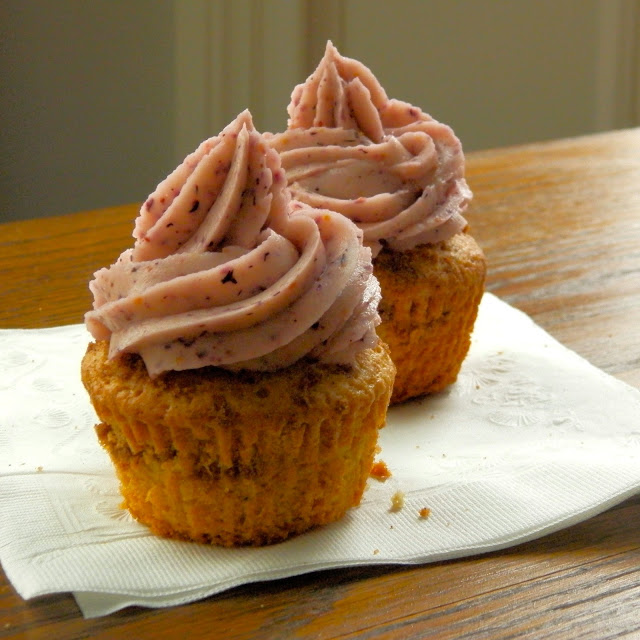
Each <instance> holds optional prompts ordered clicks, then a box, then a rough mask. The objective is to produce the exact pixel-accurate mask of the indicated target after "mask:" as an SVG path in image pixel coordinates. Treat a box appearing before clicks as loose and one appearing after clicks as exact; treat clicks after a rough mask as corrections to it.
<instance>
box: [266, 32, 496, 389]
mask: <svg viewBox="0 0 640 640" xmlns="http://www.w3.org/2000/svg"><path fill="white" fill-rule="evenodd" d="M288 113H289V123H288V130H287V131H286V132H283V133H280V134H276V135H274V136H272V137H270V138H269V144H271V145H272V146H273V148H275V149H276V150H277V151H278V152H279V153H280V154H281V158H282V166H283V169H284V170H285V172H286V174H287V180H288V183H289V187H290V189H291V192H292V194H293V197H294V199H295V200H297V201H298V202H299V203H301V205H304V206H312V207H316V208H318V209H331V210H333V211H337V212H340V213H341V214H342V215H344V216H346V217H347V218H349V219H350V220H352V221H353V222H354V223H356V224H357V226H358V227H359V228H360V229H361V230H362V232H363V234H364V244H365V245H366V246H368V247H370V248H371V249H372V251H373V255H374V259H373V265H374V274H375V275H376V276H377V278H378V280H379V281H380V286H381V288H382V302H381V304H380V315H381V317H382V323H381V325H380V326H379V327H378V333H379V335H380V337H381V338H382V340H383V341H384V342H386V343H387V344H388V345H389V347H390V350H391V355H392V358H393V360H394V362H395V364H396V367H397V369H398V372H397V376H396V381H395V386H394V390H393V396H392V402H400V401H403V400H406V399H409V398H412V397H416V396H420V395H423V394H425V393H433V392H436V391H440V390H442V389H444V388H445V387H447V386H448V385H449V384H451V383H453V382H454V381H455V380H456V378H457V375H458V372H459V370H460V366H461V364H462V361H463V360H464V358H465V356H466V354H467V351H468V349H469V345H470V334H471V331H472V329H473V325H474V322H475V318H476V315H477V311H478V306H479V303H480V300H481V297H482V293H483V290H484V279H485V275H486V261H485V258H484V255H483V253H482V251H481V249H480V248H479V247H478V245H477V243H476V242H475V240H474V239H473V237H472V236H471V235H470V234H469V232H468V227H467V222H466V220H465V218H464V216H463V214H464V211H465V209H466V208H467V205H468V203H469V201H470V199H471V191H470V190H469V187H468V185H467V183H466V180H465V177H464V155H463V152H462V147H461V144H460V141H459V140H458V139H457V138H456V136H455V135H454V133H453V131H452V130H451V128H450V127H448V126H447V125H445V124H442V123H440V122H437V121H436V120H434V119H433V118H431V117H430V116H429V115H427V114H425V113H423V112H422V111H421V110H420V109H418V108H417V107H414V106H412V105H410V104H408V103H406V102H401V101H399V100H393V99H389V98H388V97H387V95H386V93H385V91H384V89H383V88H382V87H381V86H380V83H379V82H378V81H377V79H376V78H375V77H374V75H373V74H372V72H371V71H370V70H369V69H367V67H365V66H364V65H363V64H361V63H360V62H358V61H356V60H352V59H350V58H345V57H343V56H341V55H340V54H339V53H338V51H337V50H336V48H335V47H334V46H333V45H332V44H331V43H328V44H327V49H326V52H325V55H324V57H323V59H322V60H321V62H320V64H319V65H318V67H317V69H316V70H315V71H314V72H313V74H312V75H311V76H309V78H308V79H307V80H306V82H305V83H303V84H301V85H298V86H297V87H296V88H295V89H294V91H293V94H292V98H291V103H290V104H289V107H288Z"/></svg>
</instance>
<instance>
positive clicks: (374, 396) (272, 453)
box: [82, 112, 395, 546]
mask: <svg viewBox="0 0 640 640" xmlns="http://www.w3.org/2000/svg"><path fill="white" fill-rule="evenodd" d="M285 184H286V181H285V178H284V174H283V172H282V169H281V166H280V159H279V157H278V154H277V153H276V152H275V151H274V150H272V149H270V148H269V147H268V145H267V144H266V142H265V141H264V138H263V137H262V136H261V135H260V134H259V133H258V132H257V131H255V129H254V127H253V123H252V120H251V116H250V114H249V113H248V112H244V113H242V114H240V115H239V116H238V117H237V118H236V120H234V121H233V122H232V123H231V124H230V125H229V126H227V127H226V128H225V129H224V131H222V133H221V134H220V135H219V136H216V137H214V138H211V139H209V140H206V141H205V142H203V143H202V144H201V145H200V146H199V147H198V149H197V150H196V151H195V152H194V153H192V154H191V155H189V156H188V157H187V158H186V159H185V160H184V162H183V163H182V164H181V165H180V166H179V167H178V168H177V169H176V170H175V171H174V172H173V173H171V174H170V175H169V176H168V177H167V178H166V179H165V180H164V181H163V182H161V183H160V184H159V185H158V187H157V188H156V190H155V192H154V193H152V194H151V195H150V196H149V198H148V199H147V200H146V202H145V203H144V204H143V206H142V208H141V211H140V214H139V216H138V218H137V220H136V222H135V230H134V234H133V235H134V237H135V243H134V246H133V247H132V248H131V249H128V250H126V251H125V252H124V253H123V254H122V255H121V256H120V257H119V258H118V259H117V261H116V262H115V263H114V264H113V265H111V266H110V267H108V268H105V269H101V270H99V271H97V272H96V273H95V275H94V279H93V280H92V282H91V283H90V285H89V286H90V289H91V291H92V293H93V296H94V305H93V310H91V311H89V312H88V313H87V314H86V317H85V321H86V325H87V327H88V329H89V331H90V332H91V334H92V335H93V338H94V339H95V341H94V342H92V343H91V344H90V345H89V347H88V349H87V352H86V354H85V356H84V358H83V361H82V380H83V383H84V385H85V387H86V389H87V391H88V393H89V395H90V398H91V401H92V403H93V406H94V407H95V410H96V413H97V415H98V417H99V419H100V421H101V422H100V424H99V425H97V427H96V431H97V434H98V438H99V440H100V442H101V444H102V445H103V446H104V447H105V449H106V450H107V452H108V453H109V455H110V457H111V460H112V462H113V465H114V467H115V470H116V472H117V475H118V478H119V480H120V486H121V492H122V495H123V496H124V506H125V507H126V508H127V509H129V511H130V512H131V514H132V515H133V516H134V517H135V518H136V519H137V520H139V521H140V522H141V523H143V524H145V525H147V526H149V527H150V528H151V530H152V531H153V532H154V533H156V534H158V535H161V536H166V537H170V538H178V539H183V540H193V541H197V542H203V543H213V544H219V545H224V546H236V545H263V544H268V543H273V542H277V541H281V540H284V539H286V538H288V537H289V536H292V535H294V534H299V533H302V532H303V531H306V530H308V529H310V528H312V527H315V526H317V525H323V524H326V523H329V522H332V521H335V520H338V519H339V518H341V517H342V516H344V514H345V513H346V512H347V510H348V509H349V508H350V507H353V506H355V505H357V504H358V503H359V501H360V499H361V496H362V493H363V490H364V487H365V482H366V479H367V477H368V474H369V472H370V469H371V465H372V460H373V456H374V453H375V448H376V443H377V436H378V430H379V429H380V428H381V427H382V426H384V422H385V418H386V410H387V405H388V402H389V397H390V395H391V389H392V386H393V378H394V375H395V369H394V366H393V363H392V361H391V358H390V357H389V354H388V351H387V349H386V347H385V345H384V344H382V343H381V342H380V340H379V339H378V336H377V335H376V332H375V326H376V323H377V322H378V314H377V305H378V302H379V297H380V291H379V285H378V282H377V280H376V278H375V277H374V276H373V275H372V265H371V254H370V250H369V249H368V248H367V247H364V246H363V244H362V233H361V231H360V230H359V229H358V228H357V227H356V226H355V225H354V224H353V223H352V222H350V221H349V220H348V219H346V218H344V217H343V216H340V215H338V214H336V213H334V212H331V211H323V210H318V209H311V208H303V207H298V208H297V209H295V210H293V208H292V206H291V201H290V197H289V193H288V191H287V190H286V188H285Z"/></svg>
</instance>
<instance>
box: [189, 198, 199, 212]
mask: <svg viewBox="0 0 640 640" xmlns="http://www.w3.org/2000/svg"><path fill="white" fill-rule="evenodd" d="M199 206H200V200H194V201H193V204H192V205H191V209H189V213H193V212H194V211H197V209H198V207H199Z"/></svg>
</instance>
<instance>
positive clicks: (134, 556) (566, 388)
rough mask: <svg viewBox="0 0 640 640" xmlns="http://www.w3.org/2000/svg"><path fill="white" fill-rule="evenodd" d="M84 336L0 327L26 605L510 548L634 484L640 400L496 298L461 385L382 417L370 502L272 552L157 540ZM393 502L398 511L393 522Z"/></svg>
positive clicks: (4, 483)
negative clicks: (117, 459) (379, 474)
mask: <svg viewBox="0 0 640 640" xmlns="http://www.w3.org/2000/svg"><path fill="white" fill-rule="evenodd" d="M88 340H89V337H88V334H87V333H86V331H85V329H84V327H83V326H80V325H75V326H68V327H59V328H54V329H44V330H4V331H0V407H1V409H0V513H2V518H1V524H0V560H1V561H2V565H3V567H4V570H5V572H6V574H7V576H8V578H9V580H10V581H11V582H12V583H13V585H14V587H15V588H16V590H17V591H18V593H19V594H20V595H21V596H22V597H23V598H33V597H35V596H38V595H42V594H46V593H54V592H73V593H74V595H75V597H76V600H77V601H78V604H79V606H80V608H81V609H82V611H83V613H84V615H85V616H87V617H94V616H99V615H104V614H107V613H110V612H113V611H117V610H118V609H121V608H123V607H126V606H129V605H141V606H149V607H163V606H169V605H174V604H179V603H185V602H189V601H193V600H196V599H199V598H203V597H206V596H208V595H211V594H214V593H217V592H220V591H223V590H225V589H228V588H230V587H233V586H236V585H240V584H243V583H250V582H256V581H260V580H270V579H275V578H282V577H285V576H291V575H295V574H301V573H306V572H310V571H315V570H318V569H326V568H330V567H342V566H353V565H369V564H378V563H425V562H432V561H436V560H443V559H446V558H457V557H462V556H468V555H471V554H476V553H481V552H486V551H491V550H495V549H500V548H504V547H507V546H509V545H513V544H516V543H519V542H522V541H525V540H530V539H533V538H536V537H538V536H541V535H544V534H546V533H549V532H552V531H556V530H558V529H560V528H562V527H566V526H569V525H571V524H574V523H576V522H579V521H581V520H584V519H586V518H588V517H590V516H593V515H595V514H597V513H599V512H601V511H604V510H605V509H607V508H609V507H611V506H612V505H614V504H616V503H618V502H621V501H622V500H624V499H625V498H627V497H629V496H631V495H633V494H634V493H636V492H638V491H639V490H640V424H639V422H640V392H639V391H638V390H636V389H633V388H631V387H629V386H628V385H626V384H624V383H622V382H620V381H618V380H616V379H614V378H612V377H611V376H608V375H606V374H605V373H603V372H602V371H600V370H598V369H596V368H595V367H593V366H592V365H590V364H589V363H587V362H586V361H585V360H583V359H582V358H580V357H579V356H577V355H576V354H575V353H573V352H571V351H569V350H568V349H566V348H565V347H563V346H562V345H560V344H559V343H558V342H556V341H555V340H554V339H553V338H551V337H550V336H549V335H548V334H547V333H545V332H544V331H543V330H542V329H540V328H539V327H537V326H536V325H535V324H534V323H533V322H532V321H531V320H530V319H529V318H528V317H527V316H525V315H524V314H522V313H521V312H519V311H517V310H515V309H513V308H512V307H510V306H508V305H507V304H505V303H503V302H501V301H499V300H498V299H497V298H495V297H494V296H492V295H490V294H486V295H485V296H484V299H483V301H482V305H481V308H480V313H479V317H478V321H477V324H476V330H475V332H474V336H473V343H472V347H471V350H470V353H469V355H468V357H467V360H466V361H465V364H464V366H463V370H462V372H461V373H460V376H459V380H458V382H457V383H456V384H455V385H453V386H452V387H451V388H450V389H449V390H448V391H446V392H444V393H442V394H440V395H437V396H435V397H431V398H428V399H425V400H422V401H419V402H414V403H409V404H407V405H406V406H401V407H396V408H393V409H392V410H391V411H390V412H389V416H388V424H387V427H386V428H385V429H384V430H383V431H382V432H381V438H380V445H381V447H382V450H381V453H380V455H379V458H380V459H382V460H384V461H385V462H386V464H387V466H388V467H389V469H390V470H391V472H392V474H393V475H392V477H391V478H390V479H389V480H387V481H386V482H384V483H381V482H378V481H376V480H373V479H371V480H369V483H368V488H367V490H366V492H365V495H364V498H363V501H362V504H361V505H360V507H358V508H357V509H352V510H351V511H350V512H349V513H348V514H347V516H346V517H345V518H344V519H342V520H341V521H340V522H337V523H335V524H333V525H330V526H327V527H324V528H321V529H317V530H314V531H312V532H310V533H307V534H304V535H302V536H299V537H297V538H294V539H292V540H289V541H287V542H285V543H282V544H278V545H274V546H270V547H264V548H258V549H246V548H243V549H222V548H216V547H207V546H201V545H198V544H190V543H183V542H175V541H168V540H163V539H160V538H156V537H154V536H152V535H150V534H149V533H148V531H147V529H146V528H145V527H144V526H142V525H140V524H138V523H137V522H135V521H134V520H133V519H132V518H131V517H130V516H129V514H128V512H126V511H123V510H122V509H121V508H120V506H119V505H120V503H121V498H120V496H119V494H118V483H117V481H116V479H115V475H114V473H113V471H112V468H111V465H110V462H109V459H108V457H107V455H106V454H105V453H104V451H103V450H102V449H101V448H100V446H99V445H98V443H97V440H96V436H95V434H94V431H93V425H94V423H95V421H96V418H95V415H94V413H93V410H92V408H91V406H90V403H89V400H88V398H87V395H86V393H85V391H84V389H83V387H82V384H81V382H80V376H79V365H80V359H81V357H82V354H83V353H84V350H85V348H86V344H87V341H88ZM398 491H399V492H402V493H403V494H404V497H405V503H404V507H403V508H402V509H401V510H400V511H398V512H392V511H390V506H391V499H392V496H393V494H395V493H396V492H398ZM423 508H427V509H429V510H430V513H429V516H428V517H427V518H421V517H420V516H419V512H420V510H421V509H423Z"/></svg>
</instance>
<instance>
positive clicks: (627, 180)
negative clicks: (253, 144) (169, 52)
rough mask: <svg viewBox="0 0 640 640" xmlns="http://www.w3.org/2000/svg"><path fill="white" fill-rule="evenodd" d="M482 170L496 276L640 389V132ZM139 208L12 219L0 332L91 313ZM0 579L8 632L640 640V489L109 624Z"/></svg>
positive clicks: (500, 155) (562, 145) (487, 161)
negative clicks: (592, 513) (463, 549)
mask: <svg viewBox="0 0 640 640" xmlns="http://www.w3.org/2000/svg"><path fill="white" fill-rule="evenodd" d="M468 176H469V182H470V184H471V186H472V188H473V190H474V192H475V200H474V204H473V208H472V210H471V211H470V212H469V215H468V219H469V221H470V223H471V226H472V230H473V233H474V235H475V237H476V238H477V239H478V241H479V243H480V244H481V245H482V246H483V247H484V249H485V252H486V254H487V257H488V260H489V264H490V270H489V276H488V281H487V288H488V289H489V290H490V291H492V292H494V293H495V294H497V295H498V296H500V297H501V298H503V299H504V300H506V301H508V302H510V303H511V304H513V305H514V306H516V307H519V308H520V309H522V310H524V311H526V312H527V313H528V314H530V315H531V316H532V317H533V318H534V319H535V320H536V321H537V322H538V323H539V324H540V325H542V326H543V327H544V328H545V329H547V330H548V331H549V332H550V333H551V334H552V335H554V336H555V337H556V338H558V339H559V340H560V341H561V342H563V343H564V344H566V345H567V346H569V347H571V348H572V349H574V350H575V351H577V352H578V353H580V354H581V355H583V356H585V357H586V358H587V359H589V360H590V361H591V362H592V363H594V364H595V365H597V366H599V367H601V368H602V369H604V370H605V371H607V372H609V373H611V374H613V375H614V376H616V377H618V378H620V379H622V380H625V381H626V382H628V383H629V384H631V385H634V386H635V387H638V388H640V311H639V310H640V129H633V130H628V131H619V132H613V133H607V134H600V135H595V136H587V137H583V138H576V139H570V140H560V141H554V142H549V143H543V144H536V145H526V146H519V147H513V148H506V149H498V150H492V151H485V152H480V153H472V154H470V155H469V158H468ZM147 186H148V187H149V189H150V188H151V187H152V186H153V185H147ZM143 189H144V185H143ZM136 210H137V207H136V206H133V205H131V206H123V207H116V208H111V209H104V210H100V211H88V212H82V213H77V214H72V215H67V216H62V217H57V218H49V219H46V220H30V221H27V222H18V223H9V224H4V225H0V247H1V249H0V294H1V296H2V297H1V300H2V305H1V306H0V327H47V326H52V325H59V324H68V323H77V322H81V321H82V315H83V313H84V311H85V310H86V309H88V308H89V306H90V296H89V293H88V291H87V281H88V280H89V277H90V276H91V273H92V272H93V271H94V270H95V269H96V268H98V267H101V266H104V265H108V264H110V263H111V262H112V261H113V260H114V259H115V258H116V257H117V255H118V254H119V253H120V251H121V250H123V249H124V248H126V247H127V246H129V245H130V243H131V238H130V234H131V230H132V220H133V218H134V216H135V214H136ZM639 418H640V417H639ZM0 518H1V515H0ZM88 570H90V568H88ZM0 578H1V580H0V637H2V638H5V637H6V638H45V637H46V638H86V637H91V638H116V639H117V638H145V637H152V638H189V639H191V638H199V637H207V638H298V637H309V638H336V637H340V638H355V637H358V638H378V637H384V638H398V639H400V638H402V639H406V638H427V637H437V638H456V639H460V638H536V639H538V638H554V639H558V638H563V639H567V640H568V639H571V640H573V639H575V638H594V639H596V638H597V639H598V640H601V639H603V638H610V637H620V636H625V637H631V636H633V637H640V496H636V497H635V498H632V499H630V500H627V501H626V502H624V503H623V504H621V505H619V506H618V507H616V508H614V509H611V510H610V511H608V512H606V513H604V514H602V515H600V516H597V517H595V518H592V519H591V520H588V521H587V522H584V523H582V524H579V525H576V526H573V527H571V528H569V529H566V530H564V531H561V532H559V533H555V534H553V535H549V536H546V537H544V538H542V539H540V540H537V541H534V542H530V543H527V544H523V545H519V546H517V547H513V548H511V549H508V550H506V551H501V552H498V553H491V554H488V555H484V556H477V557H473V558H469V559H465V560H458V561H449V562H440V563H436V564H430V565H426V566H421V567H393V566H389V567H375V568H355V569H345V570H336V571H323V572H319V573H315V574H311V575H305V576H302V577H297V578H290V579H286V580H280V581H276V582H269V583H263V584H257V585H251V586H247V587H242V588H237V589H234V590H232V591H229V592H226V593H223V594H221V595H218V596H215V597H212V598H209V599H207V600H204V601H201V602H197V603H194V604H191V605H187V606H182V607H176V608H172V609H163V610H145V609H130V610H126V611H122V612H119V613H116V614H114V615H111V616H108V617H105V618H101V619H97V620H88V621H87V620H84V619H83V618H82V616H81V614H80V612H79V610H78V608H77V606H76V604H75V601H74V599H73V598H72V596H70V595H56V596H49V597H43V598H40V599H38V600H36V601H33V602H23V601H22V600H21V599H20V597H19V596H18V595H17V594H16V593H15V591H14V590H13V588H12V586H11V585H9V584H8V583H7V580H6V578H5V577H4V575H1V576H0ZM635 634H638V635H635Z"/></svg>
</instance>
